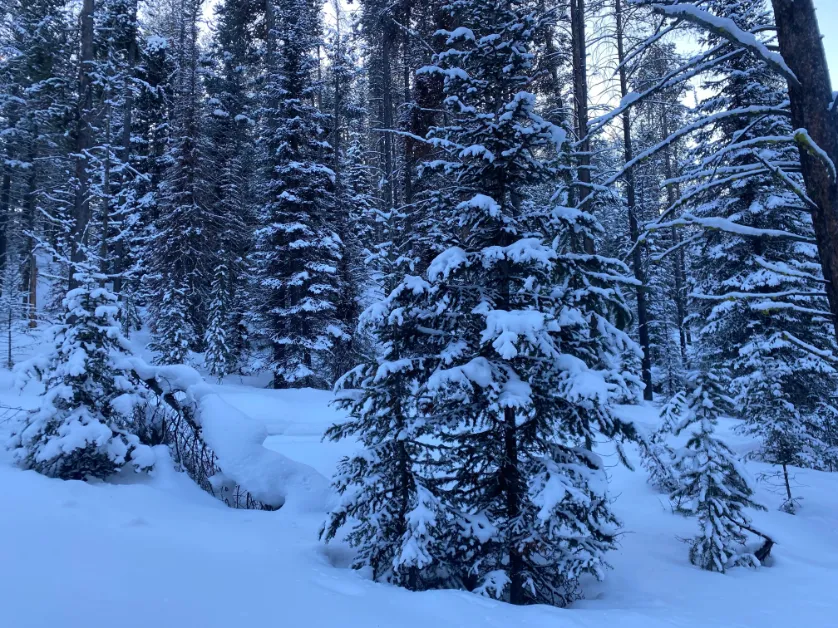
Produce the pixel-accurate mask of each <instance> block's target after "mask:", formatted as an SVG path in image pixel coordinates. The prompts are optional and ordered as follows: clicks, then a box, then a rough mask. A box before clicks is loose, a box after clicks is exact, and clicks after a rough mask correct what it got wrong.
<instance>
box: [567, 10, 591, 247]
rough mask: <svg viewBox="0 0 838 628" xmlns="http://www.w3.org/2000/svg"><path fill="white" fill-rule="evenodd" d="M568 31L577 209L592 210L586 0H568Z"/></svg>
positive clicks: (586, 239) (586, 242) (588, 244)
mask: <svg viewBox="0 0 838 628" xmlns="http://www.w3.org/2000/svg"><path fill="white" fill-rule="evenodd" d="M570 31H571V40H572V41H571V44H572V48H573V94H574V97H575V100H576V135H577V137H578V138H579V140H580V142H579V144H578V145H577V147H576V151H577V153H578V155H577V161H578V165H577V175H576V176H577V179H578V184H579V187H578V199H579V201H580V209H581V210H582V211H585V212H589V211H591V198H590V197H591V193H592V192H593V189H592V188H591V141H590V139H588V60H587V55H588V48H587V43H586V39H585V0H570ZM584 247H585V252H586V253H588V254H593V253H594V241H593V239H591V238H590V237H587V236H586V237H585V242H584Z"/></svg>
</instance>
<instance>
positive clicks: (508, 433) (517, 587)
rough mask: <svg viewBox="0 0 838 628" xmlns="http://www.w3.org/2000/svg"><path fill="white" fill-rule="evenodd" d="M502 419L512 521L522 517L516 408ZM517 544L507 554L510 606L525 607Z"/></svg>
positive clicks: (505, 480) (505, 478) (506, 487)
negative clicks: (519, 605) (520, 605)
mask: <svg viewBox="0 0 838 628" xmlns="http://www.w3.org/2000/svg"><path fill="white" fill-rule="evenodd" d="M503 419H504V425H503V445H504V460H503V462H502V464H501V482H502V483H503V490H504V493H505V496H506V520H507V521H509V522H513V521H517V519H518V517H520V516H521V495H520V489H521V478H520V473H519V469H518V465H519V460H518V435H517V428H516V424H515V421H516V419H515V409H514V408H504V411H503ZM513 536H514V535H513ZM517 542H518V539H517V538H513V539H509V541H508V543H509V546H508V548H507V552H508V554H509V602H510V604H524V603H525V602H526V597H525V595H524V557H523V555H522V554H521V548H519V547H518V546H517Z"/></svg>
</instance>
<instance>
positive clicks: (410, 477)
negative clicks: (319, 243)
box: [321, 277, 460, 590]
mask: <svg viewBox="0 0 838 628" xmlns="http://www.w3.org/2000/svg"><path fill="white" fill-rule="evenodd" d="M427 288H428V283H427V282H425V281H424V280H422V279H421V278H419V277H407V278H405V280H404V281H403V282H402V283H400V284H399V285H398V286H397V287H396V289H395V290H393V291H392V292H391V293H390V294H388V295H387V296H386V297H385V298H384V299H382V300H380V301H379V302H377V303H375V304H374V305H372V306H371V307H370V308H369V309H368V310H366V311H365V312H364V315H363V316H362V319H361V324H362V326H363V328H364V329H365V331H366V332H367V333H369V334H370V335H371V336H372V337H373V338H374V339H375V340H376V341H377V344H378V354H377V355H373V356H371V357H370V358H369V360H368V361H367V362H366V363H364V364H361V365H359V366H357V367H356V368H355V369H353V370H352V371H350V372H349V373H347V374H346V375H345V376H344V377H343V378H342V379H341V380H339V381H338V384H337V390H338V398H337V405H338V407H340V408H342V409H344V410H346V411H348V413H349V416H350V419H349V420H348V421H345V422H342V423H339V424H337V425H335V426H333V427H331V428H330V429H329V430H328V431H327V432H326V437H327V438H330V439H332V440H341V439H347V438H352V439H356V440H357V441H359V442H360V443H361V445H362V448H361V449H360V450H359V451H358V453H356V454H354V455H352V456H350V457H347V458H344V459H343V460H341V462H340V464H339V465H338V470H337V474H336V475H335V478H334V486H335V488H336V490H337V492H338V493H339V494H340V495H341V496H342V497H341V500H340V502H339V504H338V505H337V507H335V508H334V509H333V510H332V512H331V513H330V514H329V518H328V520H327V522H326V523H325V525H324V528H323V531H322V532H321V536H322V537H324V538H325V539H326V540H330V539H332V538H334V537H336V536H338V534H339V533H340V532H341V530H342V529H346V530H344V534H345V535H346V539H347V540H348V541H349V543H350V545H352V546H353V547H356V548H358V554H357V556H356V557H355V562H354V565H353V566H354V567H355V568H356V569H369V570H371V572H372V576H373V578H375V579H376V580H379V581H383V582H389V583H392V584H396V585H399V586H403V587H406V588H408V589H411V590H422V589H429V588H438V587H442V586H451V587H455V586H459V585H460V582H459V581H458V580H457V576H456V574H452V573H451V572H450V570H448V569H447V568H446V556H447V555H448V554H449V553H450V545H449V541H450V539H451V528H452V527H453V525H454V519H453V516H452V513H451V512H450V511H449V510H448V505H447V504H445V503H444V502H443V501H441V499H440V495H439V488H438V486H437V483H436V482H435V480H434V478H433V475H432V473H431V470H432V469H433V468H435V466H436V465H433V464H431V463H432V461H433V455H434V453H435V450H436V447H435V446H433V445H432V444H431V443H430V442H429V440H428V437H429V436H432V435H433V434H434V425H433V422H432V421H430V420H428V418H427V417H426V416H425V415H424V413H423V412H422V409H421V407H420V403H421V400H420V396H419V394H418V379H419V376H420V374H421V373H423V372H424V370H425V364H424V360H423V357H424V356H423V355H422V348H423V343H424V342H425V341H426V335H425V334H424V333H423V332H422V331H420V329H419V327H420V326H421V323H422V320H423V319H424V318H425V317H426V316H427V313H423V312H421V311H420V310H419V309H418V308H417V306H416V303H415V301H416V296H417V295H418V294H421V293H422V292H423V291H424V290H426V289H427Z"/></svg>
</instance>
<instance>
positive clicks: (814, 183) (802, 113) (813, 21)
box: [772, 0, 838, 336]
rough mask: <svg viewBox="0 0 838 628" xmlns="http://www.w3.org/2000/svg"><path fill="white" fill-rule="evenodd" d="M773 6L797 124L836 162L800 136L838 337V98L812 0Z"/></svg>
mask: <svg viewBox="0 0 838 628" xmlns="http://www.w3.org/2000/svg"><path fill="white" fill-rule="evenodd" d="M772 4H773V6H774V15H775V22H776V25H777V40H778V42H779V45H780V53H781V54H782V56H783V59H784V60H785V61H786V64H788V66H789V67H790V68H791V70H792V71H793V72H794V74H795V76H796V77H797V79H798V82H797V83H795V82H794V81H789V98H790V100H791V120H792V125H793V126H794V128H795V129H805V130H806V131H807V132H808V136H809V137H810V138H811V141H812V142H814V144H816V145H817V147H819V148H820V151H823V153H825V154H826V156H828V158H829V160H831V162H832V164H831V166H830V165H829V164H828V162H827V160H825V159H823V157H821V156H819V155H818V153H819V151H818V150H816V149H815V148H814V147H813V146H811V144H810V142H809V141H808V140H807V139H806V138H805V137H801V136H798V137H800V140H801V141H800V142H799V143H800V158H801V165H802V169H803V179H804V181H805V182H806V193H807V195H808V196H809V198H810V199H812V200H813V201H814V202H815V204H816V205H817V209H816V210H813V211H812V222H813V225H814V228H815V238H816V240H817V244H818V252H819V254H820V259H821V266H822V267H823V276H824V279H826V284H825V288H826V295H827V298H828V300H829V308H830V311H831V312H832V323H833V326H834V330H835V334H836V336H838V180H836V179H838V177H836V176H835V168H836V167H838V102H836V100H838V99H836V98H835V96H834V95H833V93H832V85H831V81H830V77H829V67H828V66H827V62H826V55H825V53H824V49H823V42H822V41H821V34H820V30H819V28H818V19H817V16H816V15H815V6H814V3H813V0H772Z"/></svg>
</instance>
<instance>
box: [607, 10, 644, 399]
mask: <svg viewBox="0 0 838 628" xmlns="http://www.w3.org/2000/svg"><path fill="white" fill-rule="evenodd" d="M614 11H615V21H616V27H617V61H618V63H619V64H620V96H622V97H623V98H625V97H626V95H627V94H628V77H627V76H626V68H625V66H624V65H623V61H624V60H625V58H626V53H625V45H624V42H623V27H624V22H623V3H622V0H614ZM622 118H623V152H624V157H625V161H626V163H629V162H630V161H631V160H632V159H634V146H633V143H632V137H631V115H630V110H626V112H625V113H624V114H623V116H622ZM625 180H626V199H627V202H628V218H629V237H630V238H631V244H632V267H633V270H634V278H635V279H636V280H637V281H638V282H640V285H638V286H637V290H636V297H637V333H638V336H639V338H640V348H641V349H643V361H642V363H641V370H642V375H643V383H644V384H645V385H646V388H645V389H644V390H643V398H644V399H646V400H647V401H651V400H652V399H653V397H654V390H653V384H652V347H651V342H650V341H649V313H648V309H647V307H646V273H645V271H644V269H643V246H642V245H641V244H639V243H638V240H639V238H640V229H639V228H638V223H637V190H636V187H635V180H634V169H633V168H631V169H629V170H628V171H627V172H626V175H625Z"/></svg>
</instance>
